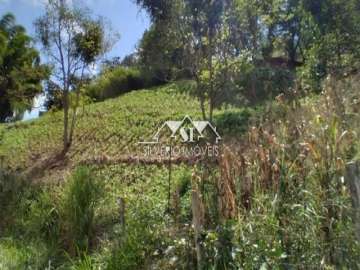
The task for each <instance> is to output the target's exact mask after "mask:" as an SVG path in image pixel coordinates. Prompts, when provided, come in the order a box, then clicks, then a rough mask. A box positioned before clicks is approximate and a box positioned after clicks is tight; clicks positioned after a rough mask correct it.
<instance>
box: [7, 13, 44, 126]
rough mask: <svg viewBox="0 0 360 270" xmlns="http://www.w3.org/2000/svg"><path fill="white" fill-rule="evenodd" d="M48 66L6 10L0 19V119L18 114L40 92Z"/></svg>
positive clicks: (26, 107)
mask: <svg viewBox="0 0 360 270" xmlns="http://www.w3.org/2000/svg"><path fill="white" fill-rule="evenodd" d="M48 75H49V68H48V67H47V66H45V65H42V64H41V63H40V55H39V52H38V51H37V50H36V48H35V47H34V45H33V40H32V39H31V37H29V36H28V35H27V34H26V31H25V29H24V27H22V26H20V25H17V24H16V21H15V17H14V16H13V15H12V14H10V13H8V14H5V15H4V16H3V17H2V18H1V19H0V121H1V122H4V121H10V120H12V119H16V118H19V117H21V115H22V113H23V112H24V111H25V110H26V109H30V108H31V107H32V103H33V99H34V97H35V96H36V95H38V94H40V93H41V92H42V84H41V82H42V80H44V79H46V78H47V77H48Z"/></svg>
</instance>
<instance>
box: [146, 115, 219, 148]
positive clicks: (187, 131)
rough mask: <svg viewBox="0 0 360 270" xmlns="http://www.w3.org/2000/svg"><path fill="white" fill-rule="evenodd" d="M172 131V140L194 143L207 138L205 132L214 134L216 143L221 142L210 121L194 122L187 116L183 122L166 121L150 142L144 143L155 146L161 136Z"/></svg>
mask: <svg viewBox="0 0 360 270" xmlns="http://www.w3.org/2000/svg"><path fill="white" fill-rule="evenodd" d="M166 131H170V138H171V139H174V140H176V139H180V140H181V141H182V142H186V143H194V142H197V141H199V140H200V139H202V138H205V137H206V136H205V132H208V133H212V137H214V138H215V143H218V142H219V141H220V140H221V137H220V135H219V133H218V132H217V130H216V127H214V126H213V125H212V124H211V123H210V122H209V121H193V120H192V119H191V118H190V116H188V115H186V116H185V117H184V119H183V120H181V121H166V122H165V123H163V124H162V126H161V127H160V128H159V129H158V130H157V132H156V133H155V134H154V136H153V137H152V141H150V142H142V143H144V144H155V143H158V142H159V140H160V136H161V135H162V134H163V133H164V132H166Z"/></svg>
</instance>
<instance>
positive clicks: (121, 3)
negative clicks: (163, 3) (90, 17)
mask: <svg viewBox="0 0 360 270" xmlns="http://www.w3.org/2000/svg"><path fill="white" fill-rule="evenodd" d="M69 1H73V2H81V3H84V4H85V5H86V6H87V7H88V8H90V10H92V12H93V14H94V15H100V16H103V17H105V18H107V20H109V21H110V23H111V25H112V28H113V29H114V30H115V31H117V32H118V33H119V34H120V40H119V41H118V42H117V44H116V45H115V46H114V47H113V49H112V50H111V51H110V52H109V53H108V55H107V58H111V57H114V56H120V57H124V56H125V55H127V54H130V53H131V52H133V51H134V49H135V47H136V45H137V43H138V41H139V39H140V38H141V36H142V34H143V32H144V30H145V29H147V28H148V26H149V18H148V16H147V15H146V14H145V13H144V12H141V11H140V10H139V8H138V6H136V5H135V4H134V2H133V0H69ZM45 2H46V0H0V16H2V15H3V14H4V13H6V12H11V13H13V14H14V15H15V17H16V21H17V23H18V24H21V25H23V26H25V28H26V30H27V32H28V33H29V34H30V35H33V34H34V32H35V30H34V27H33V21H34V20H35V19H36V18H37V17H39V16H40V15H41V14H43V12H44V3H45Z"/></svg>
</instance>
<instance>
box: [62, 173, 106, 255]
mask: <svg viewBox="0 0 360 270" xmlns="http://www.w3.org/2000/svg"><path fill="white" fill-rule="evenodd" d="M102 194H103V185H102V183H101V182H100V181H99V180H98V179H97V178H95V177H94V176H93V174H92V173H91V170H90V169H89V168H87V167H79V168H77V169H76V170H75V172H74V173H73V175H72V177H71V178H70V180H69V182H68V183H67V186H66V189H65V192H64V196H63V205H62V211H63V217H64V222H65V230H66V236H67V239H66V240H67V244H68V248H69V251H70V253H71V254H75V253H76V252H84V251H87V250H88V249H89V248H90V247H91V246H92V244H93V240H94V239H93V236H94V233H95V222H94V219H95V213H96V208H97V205H98V203H99V201H100V199H101V196H102Z"/></svg>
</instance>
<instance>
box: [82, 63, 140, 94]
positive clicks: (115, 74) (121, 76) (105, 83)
mask: <svg viewBox="0 0 360 270" xmlns="http://www.w3.org/2000/svg"><path fill="white" fill-rule="evenodd" d="M145 85H146V81H145V79H144V78H143V77H142V76H141V73H140V71H139V70H137V69H134V68H125V67H121V66H119V67H116V68H114V69H112V70H106V71H105V72H104V73H103V74H101V76H100V77H99V78H97V79H96V80H95V81H94V82H92V83H91V84H90V85H89V86H88V87H87V88H86V92H85V94H86V95H87V96H89V97H90V98H92V99H93V100H96V101H102V100H105V99H108V98H114V97H117V96H120V95H121V94H125V93H126V92H130V91H131V90H138V89H141V88H144V87H145Z"/></svg>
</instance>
